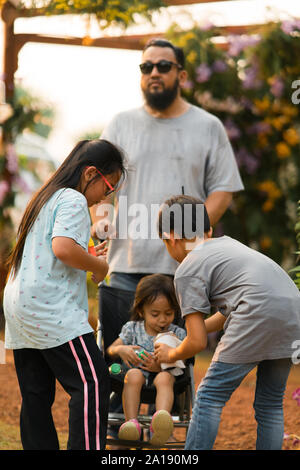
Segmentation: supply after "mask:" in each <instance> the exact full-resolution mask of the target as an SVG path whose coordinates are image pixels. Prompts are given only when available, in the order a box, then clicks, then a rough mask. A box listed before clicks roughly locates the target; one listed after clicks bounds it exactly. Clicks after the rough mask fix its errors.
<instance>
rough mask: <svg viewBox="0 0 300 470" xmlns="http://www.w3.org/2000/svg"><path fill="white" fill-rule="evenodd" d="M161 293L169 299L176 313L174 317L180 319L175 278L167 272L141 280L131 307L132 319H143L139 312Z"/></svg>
mask: <svg viewBox="0 0 300 470" xmlns="http://www.w3.org/2000/svg"><path fill="white" fill-rule="evenodd" d="M160 295H163V296H165V297H166V298H167V299H168V302H169V304H170V307H171V308H172V309H173V310H174V313H175V315H174V319H175V320H178V319H179V317H180V315H179V314H180V308H179V305H178V302H177V298H176V294H175V288H174V284H173V279H172V277H171V276H167V275H165V274H150V275H149V276H145V277H143V278H142V279H141V280H140V281H139V283H138V285H137V288H136V292H135V298H134V303H133V306H132V309H131V320H132V321H142V320H143V318H142V316H140V315H139V312H142V311H143V308H144V306H145V305H147V304H152V302H154V301H155V299H156V298H157V297H159V296H160Z"/></svg>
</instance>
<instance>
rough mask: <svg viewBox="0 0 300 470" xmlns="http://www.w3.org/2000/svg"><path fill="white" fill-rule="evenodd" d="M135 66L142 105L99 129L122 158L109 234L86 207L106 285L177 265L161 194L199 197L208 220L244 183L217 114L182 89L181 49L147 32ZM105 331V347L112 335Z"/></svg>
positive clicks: (130, 287)
mask: <svg viewBox="0 0 300 470" xmlns="http://www.w3.org/2000/svg"><path fill="white" fill-rule="evenodd" d="M140 72H141V89H142V92H143V96H144V100H145V103H144V105H143V106H142V107H140V108H138V109H133V110H129V111H125V112H121V113H119V114H117V115H116V116H115V117H114V118H113V119H112V121H111V122H110V123H109V124H108V126H107V127H106V129H105V130H104V132H103V134H102V135H101V138H104V139H106V140H109V141H111V142H113V143H114V144H115V145H117V146H119V147H120V148H121V149H123V150H124V151H125V154H126V155H127V158H128V163H129V172H128V177H127V180H126V183H125V184H123V186H122V187H121V189H120V190H119V191H118V192H117V193H116V194H115V201H114V210H115V215H114V220H113V225H114V227H115V230H114V236H111V234H112V232H113V231H112V230H110V227H109V225H110V222H109V221H107V220H105V222H103V218H104V215H105V214H103V213H101V210H100V211H99V207H98V208H94V210H93V212H92V220H93V226H92V235H93V236H98V238H100V239H103V238H105V235H103V230H102V229H103V228H104V227H105V230H106V232H107V233H108V237H109V238H110V241H109V244H108V253H107V261H108V264H109V277H110V279H109V286H110V287H115V288H119V289H123V290H127V291H131V292H132V293H134V292H135V289H136V285H137V283H138V282H139V280H140V279H141V278H142V277H143V276H145V275H149V274H152V273H162V274H167V275H170V276H173V275H174V272H175V270H176V268H177V264H178V263H177V262H176V261H174V260H173V259H172V258H171V256H169V255H168V253H167V251H166V250H165V249H164V244H163V243H162V241H161V240H160V239H159V237H158V235H157V232H156V227H153V223H152V221H153V220H154V221H155V222H156V214H157V213H158V209H159V206H160V205H161V204H162V203H163V201H165V200H166V199H168V198H169V197H171V196H173V195H178V194H182V193H183V192H184V193H185V194H187V195H190V196H194V197H196V198H200V199H201V200H202V201H203V202H205V206H206V209H207V212H208V215H209V218H210V221H211V225H212V226H213V225H215V224H216V223H217V222H218V220H219V219H220V218H221V216H222V215H223V214H224V212H225V211H226V209H227V208H228V206H229V205H230V203H231V200H232V194H233V192H236V191H240V190H243V189H244V188H243V183H242V181H241V178H240V175H239V171H238V167H237V164H236V160H235V157H234V154H233V151H232V147H231V145H230V142H229V140H228V137H227V134H226V132H225V129H224V126H223V125H222V123H221V122H220V120H219V119H218V118H217V117H215V116H213V115H212V114H210V113H208V112H207V111H205V110H203V109H201V108H199V107H197V106H194V105H191V104H189V103H188V102H187V101H186V100H185V99H184V98H183V97H182V96H181V88H182V87H183V86H184V84H185V82H186V80H187V78H188V77H187V72H186V70H185V69H184V53H183V50H182V49H181V48H178V47H175V46H174V45H173V44H172V43H170V42H169V41H167V40H164V39H152V40H150V41H149V42H148V43H147V44H146V46H145V48H144V51H143V54H142V63H141V65H140ZM121 196H122V200H121ZM105 202H111V201H109V200H107V201H105ZM100 209H101V208H100ZM126 211H127V212H126ZM97 212H98V215H97ZM99 212H100V215H99ZM125 212H126V213H125ZM154 213H155V215H154ZM125 222H126V224H125ZM124 224H125V225H126V226H127V228H128V230H127V233H126V230H125V231H124ZM116 302H117V301H116ZM100 306H101V286H100ZM102 320H103V321H105V312H103V315H102ZM104 330H105V328H104ZM105 338H106V340H105V342H106V344H105V348H107V347H108V346H109V344H108V343H110V342H112V341H114V339H116V338H114V337H111V338H109V339H107V336H105Z"/></svg>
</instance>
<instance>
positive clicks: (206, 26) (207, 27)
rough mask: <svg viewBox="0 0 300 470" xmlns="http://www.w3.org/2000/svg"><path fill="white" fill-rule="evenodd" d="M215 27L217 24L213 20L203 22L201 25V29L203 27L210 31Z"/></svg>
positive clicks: (204, 29) (203, 29)
mask: <svg viewBox="0 0 300 470" xmlns="http://www.w3.org/2000/svg"><path fill="white" fill-rule="evenodd" d="M214 27H215V25H214V24H213V23H212V22H211V21H209V20H207V21H206V22H205V23H203V24H202V25H201V26H200V29H201V30H202V31H209V30H210V29H212V28H214Z"/></svg>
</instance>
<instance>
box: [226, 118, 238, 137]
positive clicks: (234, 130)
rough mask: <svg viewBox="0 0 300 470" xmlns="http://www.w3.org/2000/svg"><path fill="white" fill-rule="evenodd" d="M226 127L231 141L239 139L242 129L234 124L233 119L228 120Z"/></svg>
mask: <svg viewBox="0 0 300 470" xmlns="http://www.w3.org/2000/svg"><path fill="white" fill-rule="evenodd" d="M224 125H225V128H226V131H227V135H228V137H229V139H231V140H232V139H238V138H239V137H240V136H241V131H240V129H239V128H238V127H237V125H236V124H235V123H234V122H233V120H232V119H230V118H227V119H226V121H225V123H224Z"/></svg>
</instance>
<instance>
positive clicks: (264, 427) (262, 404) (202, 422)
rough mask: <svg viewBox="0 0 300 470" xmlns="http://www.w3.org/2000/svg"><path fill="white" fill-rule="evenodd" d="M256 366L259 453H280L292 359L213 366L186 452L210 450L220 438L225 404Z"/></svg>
mask: <svg viewBox="0 0 300 470" xmlns="http://www.w3.org/2000/svg"><path fill="white" fill-rule="evenodd" d="M256 366H257V380H256V390H255V399H254V403H253V407H254V410H255V419H256V421H257V441H256V449H257V450H280V449H281V447H282V442H283V433H284V422H283V397H284V391H285V387H286V382H287V379H288V376H289V372H290V368H291V360H290V359H275V360H268V361H261V362H259V363H249V364H228V363H224V362H212V363H211V365H210V367H209V369H208V371H207V373H206V375H205V377H204V378H203V380H202V382H201V383H200V385H199V388H198V391H197V396H196V400H195V404H194V408H193V413H192V418H191V422H190V426H189V430H188V435H187V439H186V445H185V449H186V450H210V449H212V448H213V445H214V442H215V439H216V437H217V433H218V428H219V423H220V417H221V412H222V409H223V407H224V405H225V403H226V402H227V401H228V400H229V398H230V397H231V394H232V393H233V392H234V390H236V388H237V387H238V386H239V385H240V383H241V382H242V380H243V379H244V377H245V376H246V375H247V374H248V373H249V372H250V371H251V370H252V369H254V367H256Z"/></svg>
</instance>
